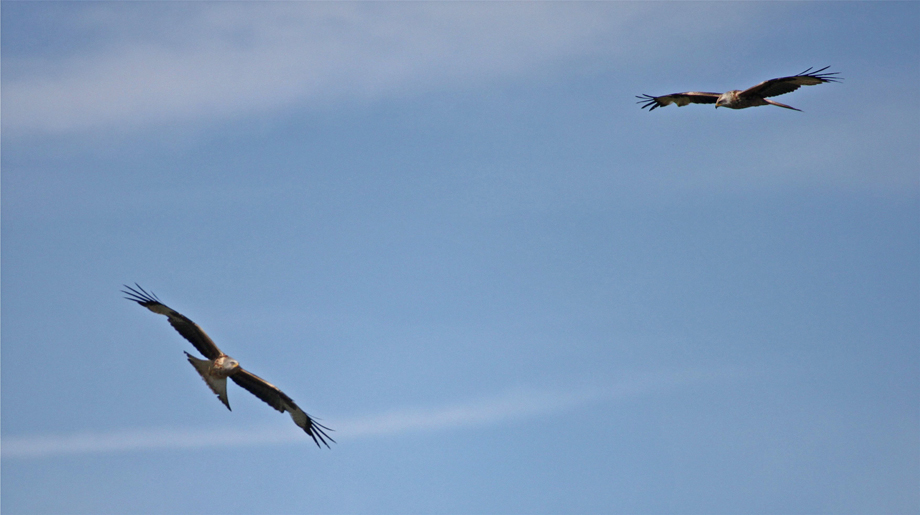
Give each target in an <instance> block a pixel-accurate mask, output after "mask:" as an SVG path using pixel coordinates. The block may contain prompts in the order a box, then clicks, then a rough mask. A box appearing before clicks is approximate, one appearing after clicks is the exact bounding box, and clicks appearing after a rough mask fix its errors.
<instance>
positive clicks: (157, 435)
mask: <svg viewBox="0 0 920 515" xmlns="http://www.w3.org/2000/svg"><path fill="white" fill-rule="evenodd" d="M737 374H738V371H736V370H733V369H723V370H685V371H678V372H674V371H671V372H664V373H656V374H641V375H632V376H629V377H625V378H623V379H622V380H621V381H619V382H616V383H614V384H612V385H607V386H604V387H592V388H575V389H570V390H564V391H546V390H533V389H524V388H518V389H513V390H509V391H506V392H503V393H501V394H498V395H495V396H491V397H486V398H481V399H477V400H473V401H470V402H466V403H458V404H453V405H448V406H435V407H423V408H403V409H395V410H392V411H387V412H384V413H380V414H377V415H370V416H365V417H359V418H354V419H345V420H336V421H334V424H333V425H334V426H335V429H336V433H335V438H336V440H337V441H339V442H340V443H344V442H347V441H349V440H352V439H358V438H372V437H382V436H391V435H400V434H404V433H412V432H419V431H436V430H445V429H459V428H464V427H470V426H485V425H493V424H500V423H503V422H508V421H513V420H521V419H527V418H534V417H540V416H549V415H553V414H559V413H562V412H565V411H567V410H572V409H576V408H578V407H581V406H586V405H589V404H594V403H601V402H610V401H615V400H618V399H628V398H634V397H638V396H642V395H649V394H652V393H654V392H659V391H666V390H670V389H674V388H677V387H680V386H684V385H687V384H691V383H696V382H705V381H713V380H719V379H727V378H731V377H733V376H736V375H737ZM291 443H296V444H305V445H313V442H312V441H311V440H309V439H306V438H304V435H303V432H301V431H300V430H299V429H298V428H296V427H295V426H293V425H292V424H289V423H283V424H279V425H273V426H271V427H263V428H249V429H190V428H153V429H134V430H122V431H111V432H87V433H76V434H70V435H46V436H17V437H3V439H2V442H0V454H2V456H3V458H44V457H54V456H62V455H72V454H88V453H90V454H95V453H107V452H128V451H144V450H153V449H188V448H206V447H234V446H249V445H267V444H291Z"/></svg>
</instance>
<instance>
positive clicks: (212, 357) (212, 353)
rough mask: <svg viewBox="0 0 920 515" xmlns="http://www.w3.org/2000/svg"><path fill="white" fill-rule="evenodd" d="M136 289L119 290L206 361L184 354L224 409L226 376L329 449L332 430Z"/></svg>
mask: <svg viewBox="0 0 920 515" xmlns="http://www.w3.org/2000/svg"><path fill="white" fill-rule="evenodd" d="M135 286H137V289H136V290H135V289H134V288H132V287H130V286H128V285H125V288H127V289H128V291H125V290H122V293H124V294H125V295H127V297H125V298H126V299H128V300H131V301H134V302H137V303H138V304H140V305H141V306H144V307H145V308H147V309H149V310H150V311H153V312H154V313H157V314H160V315H166V317H167V318H168V319H169V324H170V325H172V326H173V328H175V330H176V331H179V334H181V335H182V336H183V337H184V338H185V339H186V340H188V341H189V342H191V344H192V345H193V346H194V347H195V348H196V349H198V352H200V353H201V354H202V355H204V357H206V358H207V359H198V358H196V357H194V356H192V355H191V354H189V353H188V352H186V353H185V355H186V356H187V357H188V362H189V363H191V364H192V366H193V367H195V370H197V371H198V373H199V374H200V375H201V378H202V379H204V382H205V383H207V385H208V386H209V387H210V388H211V390H212V391H213V392H214V393H215V394H217V398H218V399H220V401H221V402H223V403H224V405H225V406H227V409H230V401H229V400H228V399H227V378H228V377H229V378H230V379H232V380H233V382H234V383H236V384H238V385H240V386H242V387H243V388H245V389H247V390H249V392H250V393H252V394H253V395H255V396H256V397H258V398H260V399H262V400H263V401H265V403H267V404H268V405H269V406H271V407H273V408H275V409H276V410H278V411H280V412H282V413H284V412H285V411H287V412H288V413H290V414H291V418H292V419H294V423H295V424H297V425H298V426H300V428H301V429H303V430H304V431H305V432H306V433H307V434H308V435H310V437H311V438H313V441H314V442H316V446H317V447H320V448H321V447H322V446H321V445H320V443H321V442H322V444H323V445H325V446H326V447H327V448H328V447H329V444H328V443H327V442H326V440H329V441H330V442H332V443H335V440H333V439H332V438H330V437H329V435H327V434H326V433H325V431H323V430H326V431H332V430H331V429H329V428H328V427H326V426H324V425H322V424H320V423H318V422H316V421H315V420H313V419H312V418H310V415H307V414H306V413H304V411H303V410H302V409H300V408H298V407H297V404H295V403H294V401H293V400H291V398H290V397H288V396H287V395H285V394H284V392H282V391H281V390H279V389H278V388H277V387H276V386H275V385H273V384H271V383H269V382H268V381H266V380H265V379H262V378H261V377H259V376H257V375H255V374H253V373H252V372H249V371H248V370H246V369H244V368H242V367H241V366H240V364H239V363H238V362H237V361H236V360H235V359H233V358H231V357H230V356H227V355H226V354H224V353H223V352H222V351H221V350H220V349H219V348H217V345H215V344H214V342H213V341H211V338H210V337H208V335H207V334H206V333H205V332H204V331H202V330H201V328H200V327H198V325H197V324H196V323H195V322H192V321H191V320H189V319H188V318H187V317H186V316H185V315H182V314H181V313H179V312H177V311H175V310H173V309H171V308H169V307H167V306H166V305H165V304H163V303H162V302H160V299H158V298H157V296H156V295H154V294H153V293H147V292H146V291H145V290H144V289H143V288H141V287H140V285H138V284H137V283H135Z"/></svg>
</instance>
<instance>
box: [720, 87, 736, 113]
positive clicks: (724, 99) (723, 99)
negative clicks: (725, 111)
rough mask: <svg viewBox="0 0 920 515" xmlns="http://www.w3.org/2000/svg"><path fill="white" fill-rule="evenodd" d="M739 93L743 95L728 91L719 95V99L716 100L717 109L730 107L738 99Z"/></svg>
mask: <svg viewBox="0 0 920 515" xmlns="http://www.w3.org/2000/svg"><path fill="white" fill-rule="evenodd" d="M738 93H741V92H740V91H738V90H732V91H726V92H725V93H722V94H721V95H719V98H717V99H716V109H718V108H719V107H720V106H721V107H728V106H730V105H731V104H732V102H734V101H735V99H736V98H738Z"/></svg>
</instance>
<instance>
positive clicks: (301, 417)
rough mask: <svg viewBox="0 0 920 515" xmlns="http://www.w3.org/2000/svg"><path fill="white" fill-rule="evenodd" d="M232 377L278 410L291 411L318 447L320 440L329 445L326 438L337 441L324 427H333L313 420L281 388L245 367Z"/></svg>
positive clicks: (297, 422)
mask: <svg viewBox="0 0 920 515" xmlns="http://www.w3.org/2000/svg"><path fill="white" fill-rule="evenodd" d="M230 379H232V380H233V382H234V383H236V384H238V385H240V386H241V387H243V388H245V389H246V390H249V393H251V394H253V395H255V396H256V397H258V398H259V399H262V401H264V402H265V403H266V404H268V405H269V406H271V407H273V408H275V409H276V410H278V411H280V412H282V413H284V412H285V411H288V412H290V414H291V418H293V419H294V422H295V423H296V424H297V425H298V426H300V427H301V429H303V430H304V431H305V432H306V433H307V434H308V435H310V437H311V438H313V441H314V442H316V445H317V447H319V446H320V442H322V444H323V445H325V446H326V447H329V444H328V443H326V440H329V441H330V442H333V443H335V440H333V439H332V438H330V437H329V435H327V434H326V433H325V432H324V431H323V430H324V429H325V430H327V431H331V429H329V428H328V427H326V426H324V425H322V424H320V423H318V422H316V421H315V420H313V419H312V418H311V417H310V415H307V414H306V412H304V411H303V410H302V409H300V408H299V407H298V406H297V404H296V403H295V402H294V401H293V400H292V399H291V398H290V397H288V396H287V395H285V394H284V392H282V391H281V390H279V389H278V387H277V386H275V385H273V384H271V383H269V382H268V381H266V380H265V379H262V378H261V377H259V376H257V375H255V374H253V373H252V372H250V371H248V370H246V369H243V368H239V369H237V371H236V372H234V373H233V375H231V376H230Z"/></svg>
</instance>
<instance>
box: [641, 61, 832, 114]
mask: <svg viewBox="0 0 920 515" xmlns="http://www.w3.org/2000/svg"><path fill="white" fill-rule="evenodd" d="M828 68H830V67H829V66H825V67H824V68H821V69H820V70H815V71H811V68H809V69H807V70H805V71H804V72H802V73H800V74H798V75H792V76H789V77H780V78H777V79H770V80H765V81H763V82H761V83H760V84H758V85H756V86H753V87H750V88H748V89H745V90H743V91H742V90H738V89H733V90H731V91H726V92H725V93H711V92H702V91H687V92H685V93H672V94H670V95H662V96H660V97H653V96H651V95H642V96H637V97H636V98H638V99H639V102H637V103H639V104H642V108H643V109H645V108H646V107H648V108H650V109H649V111H654V110H655V109H656V108H658V107H664V106H666V105H669V104H677V105H678V106H679V107H682V106H685V105H688V104H715V105H716V107H717V108H718V107H727V108H729V109H747V108H748V107H757V106H765V105H774V106H777V107H784V108H786V109H792V110H794V111H801V109H796V108H794V107H792V106H788V105H786V104H781V103H779V102H776V101H774V100H770V99H769V98H768V97H775V96H779V95H784V94H786V93H790V92H792V91H795V90H797V89H799V87H801V86H815V85H818V84H824V83H826V82H838V81H840V80H842V79H841V78H840V77H835V75H837V73H838V72H826V73H822V72H824V70H826V69H828Z"/></svg>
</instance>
